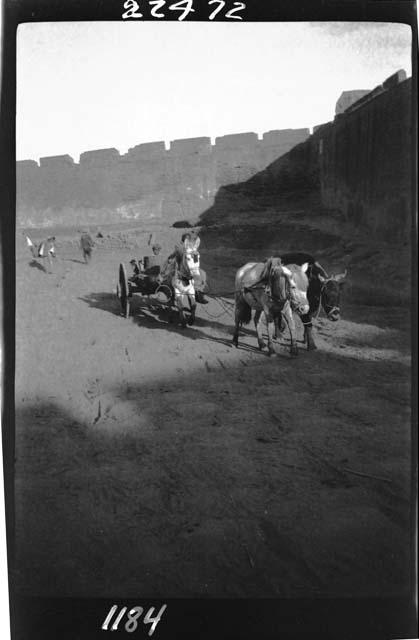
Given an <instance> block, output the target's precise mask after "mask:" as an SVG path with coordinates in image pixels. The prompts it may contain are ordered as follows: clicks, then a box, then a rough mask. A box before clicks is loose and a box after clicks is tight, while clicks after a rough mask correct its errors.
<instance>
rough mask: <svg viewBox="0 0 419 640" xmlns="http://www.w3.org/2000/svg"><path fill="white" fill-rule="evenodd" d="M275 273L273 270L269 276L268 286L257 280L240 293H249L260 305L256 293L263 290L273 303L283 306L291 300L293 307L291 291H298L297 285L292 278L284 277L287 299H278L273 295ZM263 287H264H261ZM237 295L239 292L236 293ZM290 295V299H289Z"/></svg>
mask: <svg viewBox="0 0 419 640" xmlns="http://www.w3.org/2000/svg"><path fill="white" fill-rule="evenodd" d="M273 272H274V269H272V270H271V272H270V274H269V279H268V282H267V283H266V284H263V280H257V281H256V282H255V283H254V284H251V285H249V286H248V287H244V286H243V287H242V288H241V289H240V290H239V292H240V293H248V294H250V295H251V296H252V298H253V300H254V301H255V303H256V304H257V303H258V299H257V298H256V296H255V295H254V293H253V292H254V291H255V290H259V291H260V290H263V291H264V292H265V294H266V296H267V297H268V299H269V300H270V301H271V302H273V303H277V304H278V303H282V304H283V305H284V304H285V303H286V301H287V300H288V299H289V301H290V304H291V307H292V306H293V302H294V301H293V299H292V295H291V291H292V290H293V289H296V285H295V284H294V283H293V281H292V278H287V277H286V276H284V275H283V277H284V278H285V289H286V291H285V297H284V298H282V297H278V296H275V295H274V294H273V293H272V286H271V280H272V276H273ZM261 285H262V286H261ZM236 293H237V292H236ZM288 295H289V298H288Z"/></svg>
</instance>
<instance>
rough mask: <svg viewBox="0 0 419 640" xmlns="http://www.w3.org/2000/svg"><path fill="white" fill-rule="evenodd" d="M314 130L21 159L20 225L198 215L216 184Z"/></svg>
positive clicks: (245, 172)
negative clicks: (78, 158) (167, 146)
mask: <svg viewBox="0 0 419 640" xmlns="http://www.w3.org/2000/svg"><path fill="white" fill-rule="evenodd" d="M309 135H310V131H309V129H286V130H282V131H269V132H267V133H265V134H264V135H263V137H262V139H259V138H258V136H257V134H256V133H241V134H234V135H226V136H221V137H218V138H216V139H215V144H214V145H212V144H211V139H210V138H207V137H202V138H190V139H185V140H174V141H172V142H171V143H170V148H169V149H168V150H166V148H165V143H164V142H151V143H145V144H139V145H137V146H135V147H132V148H131V149H129V151H128V153H126V154H124V155H121V154H120V153H119V151H118V150H117V149H99V150H96V151H86V152H85V153H82V154H81V155H80V161H79V163H75V162H74V160H73V159H72V158H71V157H70V156H69V155H62V156H52V157H46V158H40V161H39V164H38V163H37V162H35V161H33V160H24V161H20V162H17V163H16V180H17V224H18V225H19V226H31V225H34V226H38V225H40V224H60V223H62V224H72V223H78V222H80V223H87V222H90V223H98V224H100V223H102V224H103V223H105V222H117V221H118V220H120V219H124V220H126V219H133V220H165V221H168V222H173V221H175V220H179V219H193V220H196V219H197V218H198V217H199V215H200V214H201V213H202V212H203V211H205V210H206V209H208V207H210V206H211V205H212V204H213V202H214V197H215V195H216V193H217V191H218V189H219V188H220V187H221V186H223V185H225V184H231V183H238V182H241V181H243V180H246V179H248V178H249V177H251V176H252V175H254V174H255V173H257V172H258V171H260V170H261V169H263V168H264V167H266V166H267V165H269V164H270V163H271V162H272V161H273V160H274V159H275V158H278V157H279V156H281V155H283V154H284V153H287V151H289V150H290V149H291V148H292V147H294V146H295V145H296V144H299V143H301V142H303V141H304V140H306V139H307V138H308V137H309Z"/></svg>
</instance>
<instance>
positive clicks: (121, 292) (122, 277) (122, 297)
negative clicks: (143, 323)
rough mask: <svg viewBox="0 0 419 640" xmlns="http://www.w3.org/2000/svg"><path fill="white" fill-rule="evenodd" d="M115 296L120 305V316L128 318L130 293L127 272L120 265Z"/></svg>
mask: <svg viewBox="0 0 419 640" xmlns="http://www.w3.org/2000/svg"><path fill="white" fill-rule="evenodd" d="M116 294H117V296H118V298H119V302H120V303H121V309H122V314H123V316H124V318H128V316H129V308H130V300H129V299H130V291H129V285H128V278H127V272H126V271H125V267H124V265H123V264H122V263H121V264H120V265H119V280H118V284H117V286H116Z"/></svg>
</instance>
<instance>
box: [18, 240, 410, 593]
mask: <svg viewBox="0 0 419 640" xmlns="http://www.w3.org/2000/svg"><path fill="white" fill-rule="evenodd" d="M173 233H174V231H173V230H170V233H168V235H167V237H166V238H165V243H163V244H164V247H163V252H166V251H167V250H168V249H169V248H170V247H171V246H172V243H173V237H174V236H173ZM141 241H142V239H141V238H140V239H139V241H138V242H139V244H138V246H139V249H138V250H140V245H141ZM141 252H142V253H143V249H141V251H140V255H141V254H142V253H141ZM133 255H134V256H136V253H135V252H134V253H133V248H132V247H131V246H129V247H127V246H124V243H123V242H120V243H119V244H118V242H115V243H114V246H112V243H108V246H106V245H105V244H104V246H103V247H101V248H99V249H97V250H96V252H95V254H94V257H93V261H92V263H91V264H90V265H85V264H83V263H82V259H81V255H80V252H79V250H78V249H77V246H76V244H75V243H67V244H66V243H64V244H63V245H62V247H61V248H60V251H59V260H58V261H57V263H56V264H54V273H53V274H46V273H44V272H43V271H42V270H40V269H39V268H38V267H36V266H35V265H34V264H32V266H31V264H30V259H29V256H27V255H26V253H25V251H24V249H22V251H18V260H17V316H16V344H17V353H16V476H15V477H16V499H15V505H16V542H17V580H18V585H19V588H20V590H21V591H22V593H25V594H28V595H29V594H36V595H63V596H64V595H65V596H69V595H76V596H92V595H94V596H111V595H113V594H120V595H122V594H123V595H124V596H126V597H128V596H131V597H137V596H139V595H143V596H150V597H151V596H162V595H164V596H167V597H170V596H178V597H181V596H193V597H200V596H205V595H209V596H220V597H230V596H231V597H258V596H266V597H285V596H294V597H299V596H301V597H310V596H318V595H322V596H323V595H333V596H336V597H343V596H347V595H348V596H351V595H356V596H358V597H361V596H390V595H401V594H404V593H405V592H406V591H407V590H408V584H407V576H408V570H409V564H408V563H409V538H408V525H409V513H410V512H409V504H410V416H409V404H410V385H409V375H410V368H409V367H410V357H409V326H408V318H407V315H408V314H407V313H406V309H397V308H388V307H387V308H385V311H384V310H383V308H379V307H366V306H364V307H361V306H356V305H353V304H352V305H350V306H346V307H345V308H344V315H343V317H344V319H342V320H341V321H340V322H339V323H337V324H332V323H330V322H328V321H327V320H325V319H322V318H319V320H318V321H317V325H316V336H317V343H318V347H319V349H318V351H316V352H307V351H306V350H305V349H304V346H303V345H302V344H300V354H299V356H298V357H297V358H292V357H291V356H290V355H289V353H288V349H287V344H286V343H284V344H282V345H278V352H279V355H278V357H276V358H269V357H268V356H267V354H266V353H261V352H259V351H258V350H257V348H256V346H257V344H256V338H255V335H254V332H253V328H249V331H246V332H243V336H242V338H241V343H240V348H239V349H234V348H232V347H231V335H232V324H233V321H232V316H231V315H230V314H229V313H226V312H225V311H224V309H223V307H221V306H220V305H219V303H218V302H217V301H216V300H212V301H211V303H210V304H209V305H207V307H203V306H200V307H199V309H198V319H197V322H196V325H195V326H193V327H191V328H187V329H186V330H182V329H181V328H180V327H178V326H176V325H168V324H167V317H166V314H165V312H164V310H163V311H162V312H155V311H152V310H147V309H142V308H141V307H140V305H139V304H138V303H137V304H135V303H134V306H133V315H132V316H131V317H130V318H129V319H128V320H126V319H124V318H123V317H121V315H120V308H119V304H118V301H117V299H116V297H115V294H114V291H115V287H116V279H117V272H118V265H119V262H120V261H123V262H125V264H128V261H129V259H130V258H131V257H133ZM204 262H205V260H204ZM204 266H205V264H204ZM212 275H213V282H212V285H213V290H215V291H216V290H217V287H218V286H221V287H222V289H223V291H225V283H226V282H227V281H228V278H227V277H226V275H225V274H223V278H224V279H223V278H221V277H220V279H219V280H218V281H217V279H216V278H215V281H214V274H212ZM229 277H230V276H229Z"/></svg>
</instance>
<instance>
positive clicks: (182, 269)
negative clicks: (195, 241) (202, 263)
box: [160, 247, 196, 328]
mask: <svg viewBox="0 0 419 640" xmlns="http://www.w3.org/2000/svg"><path fill="white" fill-rule="evenodd" d="M160 279H161V282H162V283H166V284H168V285H169V286H170V288H171V289H172V290H173V297H174V303H175V306H176V307H177V310H178V312H179V318H180V323H181V326H182V328H185V327H186V325H187V324H188V325H192V324H193V323H194V322H195V315H196V300H195V286H194V281H193V275H192V273H191V271H190V268H189V265H188V261H187V255H186V252H185V251H184V250H183V249H181V248H179V247H176V249H175V251H174V253H172V254H171V255H170V256H169V258H168V259H167V260H166V262H165V264H164V265H163V267H162V270H161V274H160ZM186 311H188V312H189V317H188V318H187V317H186V315H185V312H186Z"/></svg>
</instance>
